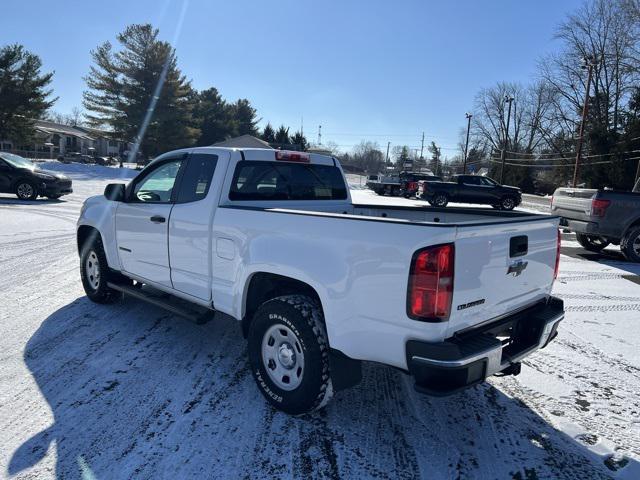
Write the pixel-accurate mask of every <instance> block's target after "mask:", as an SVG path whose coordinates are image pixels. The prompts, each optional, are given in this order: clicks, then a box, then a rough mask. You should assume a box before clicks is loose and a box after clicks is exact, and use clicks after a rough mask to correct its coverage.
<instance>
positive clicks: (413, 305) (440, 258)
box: [407, 243, 455, 322]
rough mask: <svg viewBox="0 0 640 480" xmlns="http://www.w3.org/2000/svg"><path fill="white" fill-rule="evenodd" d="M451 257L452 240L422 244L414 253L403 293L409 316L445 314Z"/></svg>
mask: <svg viewBox="0 0 640 480" xmlns="http://www.w3.org/2000/svg"><path fill="white" fill-rule="evenodd" d="M454 257H455V249H454V247H453V244H452V243H448V244H446V245H438V246H435V247H429V248H425V249H424V250H420V251H418V252H416V253H415V254H414V256H413V260H412V263H411V273H410V274H409V291H408V295H407V314H408V315H409V317H411V318H414V319H416V320H425V321H436V322H438V321H444V320H447V319H448V318H449V314H450V313H451V299H452V298H453V271H454V265H453V261H454Z"/></svg>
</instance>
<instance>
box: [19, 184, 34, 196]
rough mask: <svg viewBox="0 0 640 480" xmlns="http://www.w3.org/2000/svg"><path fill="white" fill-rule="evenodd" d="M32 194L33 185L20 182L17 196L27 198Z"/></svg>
mask: <svg viewBox="0 0 640 480" xmlns="http://www.w3.org/2000/svg"><path fill="white" fill-rule="evenodd" d="M31 195H33V187H32V186H31V185H29V184H28V183H21V184H20V185H18V196H19V197H20V198H29V197H30V196H31Z"/></svg>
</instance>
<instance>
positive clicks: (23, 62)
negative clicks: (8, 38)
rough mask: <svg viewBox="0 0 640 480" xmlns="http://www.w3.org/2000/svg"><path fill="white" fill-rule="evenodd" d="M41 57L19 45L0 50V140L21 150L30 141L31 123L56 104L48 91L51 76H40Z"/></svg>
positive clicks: (47, 74)
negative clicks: (8, 142) (10, 143)
mask: <svg viewBox="0 0 640 480" xmlns="http://www.w3.org/2000/svg"><path fill="white" fill-rule="evenodd" d="M41 67H42V61H41V60H40V57H38V56H37V55H34V54H33V53H30V52H29V51H27V50H25V49H24V47H23V46H22V45H18V44H15V45H7V46H5V47H2V48H0V139H6V140H11V141H12V142H13V143H14V144H15V145H18V146H23V145H26V144H28V143H29V142H30V141H31V140H32V138H33V133H34V129H33V120H34V119H35V118H41V117H42V116H43V115H44V113H45V112H46V111H47V109H49V108H50V107H51V106H52V105H53V104H54V103H55V101H56V100H57V98H50V95H51V90H50V89H49V88H48V87H49V84H50V83H51V78H52V77H53V73H45V74H43V73H41V72H40V69H41Z"/></svg>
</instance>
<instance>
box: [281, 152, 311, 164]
mask: <svg viewBox="0 0 640 480" xmlns="http://www.w3.org/2000/svg"><path fill="white" fill-rule="evenodd" d="M276 160H280V161H283V162H301V163H309V161H310V160H311V157H310V156H309V154H308V153H301V152H289V151H287V150H276Z"/></svg>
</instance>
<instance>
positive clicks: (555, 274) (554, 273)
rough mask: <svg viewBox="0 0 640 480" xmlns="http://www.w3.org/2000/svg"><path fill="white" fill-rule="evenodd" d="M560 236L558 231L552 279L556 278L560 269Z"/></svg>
mask: <svg viewBox="0 0 640 480" xmlns="http://www.w3.org/2000/svg"><path fill="white" fill-rule="evenodd" d="M561 238H562V234H561V233H560V230H559V229H558V244H557V245H556V266H555V268H554V270H553V279H554V280H555V279H556V278H558V270H559V269H560V245H561V243H562V242H561Z"/></svg>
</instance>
